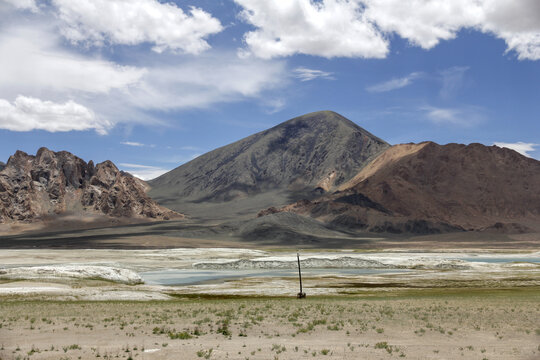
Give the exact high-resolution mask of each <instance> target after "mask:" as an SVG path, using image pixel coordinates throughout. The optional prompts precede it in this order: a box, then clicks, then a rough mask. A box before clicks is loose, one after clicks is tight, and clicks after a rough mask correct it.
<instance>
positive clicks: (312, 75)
mask: <svg viewBox="0 0 540 360" xmlns="http://www.w3.org/2000/svg"><path fill="white" fill-rule="evenodd" d="M293 72H294V76H295V77H296V78H297V79H300V81H311V80H315V79H318V78H320V79H327V80H334V79H335V78H334V76H333V75H334V74H333V73H331V72H327V71H322V70H316V69H308V68H305V67H297V68H296V69H294V70H293Z"/></svg>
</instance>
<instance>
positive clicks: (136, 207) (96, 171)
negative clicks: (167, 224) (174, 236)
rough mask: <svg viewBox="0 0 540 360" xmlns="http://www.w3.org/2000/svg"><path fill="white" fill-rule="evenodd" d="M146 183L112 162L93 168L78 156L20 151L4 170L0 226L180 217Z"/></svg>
mask: <svg viewBox="0 0 540 360" xmlns="http://www.w3.org/2000/svg"><path fill="white" fill-rule="evenodd" d="M145 187H146V185H145V184H144V182H143V181H142V180H139V179H137V178H135V177H133V176H131V175H130V174H127V173H124V172H122V171H120V170H118V168H117V167H116V166H115V165H114V164H113V163H112V162H110V161H105V162H102V163H100V164H97V165H95V166H94V163H93V162H92V161H90V162H88V163H86V162H85V161H83V160H82V159H80V158H78V157H76V156H74V155H73V154H71V153H69V152H66V151H60V152H53V151H51V150H48V149H46V148H41V149H39V151H38V152H37V154H36V156H32V155H28V154H26V153H24V152H22V151H17V152H16V153H15V154H14V155H13V156H11V157H10V158H9V160H8V163H7V165H6V166H5V168H3V169H2V170H1V171H0V222H9V221H32V220H37V219H40V218H43V217H47V216H54V215H57V214H63V213H66V212H70V213H75V214H84V213H94V214H104V215H108V216H112V217H127V218H133V217H144V218H153V219H168V218H176V217H181V216H182V215H180V214H178V213H175V212H173V211H171V210H169V209H166V208H164V207H161V206H159V205H158V204H157V203H156V202H155V201H153V200H152V199H150V198H149V197H148V196H147V195H146V193H145Z"/></svg>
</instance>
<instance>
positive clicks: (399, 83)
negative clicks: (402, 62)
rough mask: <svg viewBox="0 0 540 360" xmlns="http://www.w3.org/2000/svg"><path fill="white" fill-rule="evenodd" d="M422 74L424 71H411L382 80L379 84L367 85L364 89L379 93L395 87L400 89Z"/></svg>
mask: <svg viewBox="0 0 540 360" xmlns="http://www.w3.org/2000/svg"><path fill="white" fill-rule="evenodd" d="M423 75H424V73H422V72H413V73H410V74H409V75H407V76H404V77H401V78H394V79H391V80H388V81H384V82H382V83H379V84H375V85H372V86H368V87H367V88H366V90H367V91H369V92H376V93H380V92H387V91H392V90H396V89H401V88H404V87H405V86H409V85H411V84H412V83H413V81H414V80H416V79H418V78H420V77H422V76H423Z"/></svg>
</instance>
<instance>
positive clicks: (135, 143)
mask: <svg viewBox="0 0 540 360" xmlns="http://www.w3.org/2000/svg"><path fill="white" fill-rule="evenodd" d="M120 144H122V145H127V146H135V147H156V145H154V144H150V145H148V144H143V143H140V142H136V141H122V142H121V143H120Z"/></svg>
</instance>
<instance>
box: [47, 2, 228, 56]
mask: <svg viewBox="0 0 540 360" xmlns="http://www.w3.org/2000/svg"><path fill="white" fill-rule="evenodd" d="M52 4H53V5H54V6H55V7H56V8H57V11H58V17H59V18H60V19H61V20H62V25H61V27H60V29H61V32H62V34H63V35H64V36H65V37H66V39H68V40H70V41H71V42H73V43H83V44H89V45H95V46H100V45H103V44H105V43H110V44H124V45H136V44H141V43H151V44H154V47H153V50H154V51H156V52H162V51H164V50H173V51H183V52H186V53H189V54H198V53H200V52H202V51H204V50H206V49H208V48H209V47H210V46H209V44H208V43H207V41H206V40H205V39H206V38H207V37H208V36H209V35H212V34H216V33H219V32H220V31H222V30H223V27H222V26H221V23H220V21H219V20H218V19H216V18H214V17H212V15H211V14H209V13H207V12H205V11H203V10H202V9H200V8H196V7H191V8H190V9H189V13H185V12H184V11H183V10H182V9H181V8H179V7H177V6H176V5H175V4H174V3H172V2H170V3H161V2H159V1H157V0H86V1H74V0H53V1H52Z"/></svg>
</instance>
